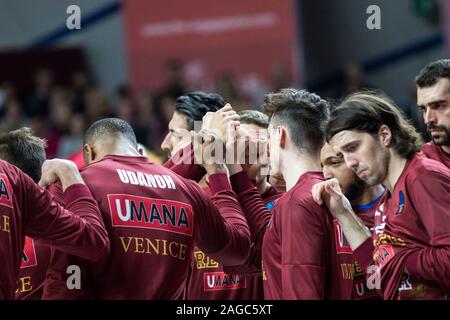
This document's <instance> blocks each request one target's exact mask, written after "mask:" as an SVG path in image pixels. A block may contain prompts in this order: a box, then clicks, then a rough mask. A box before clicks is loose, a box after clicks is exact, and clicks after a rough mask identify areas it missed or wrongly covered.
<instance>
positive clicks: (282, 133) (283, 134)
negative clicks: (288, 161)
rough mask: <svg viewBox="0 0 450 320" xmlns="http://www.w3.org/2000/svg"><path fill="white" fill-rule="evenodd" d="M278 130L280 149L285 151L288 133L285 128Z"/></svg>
mask: <svg viewBox="0 0 450 320" xmlns="http://www.w3.org/2000/svg"><path fill="white" fill-rule="evenodd" d="M278 130H279V131H278V143H279V144H280V148H281V149H284V148H285V146H286V138H287V131H286V129H285V128H283V127H279V128H278Z"/></svg>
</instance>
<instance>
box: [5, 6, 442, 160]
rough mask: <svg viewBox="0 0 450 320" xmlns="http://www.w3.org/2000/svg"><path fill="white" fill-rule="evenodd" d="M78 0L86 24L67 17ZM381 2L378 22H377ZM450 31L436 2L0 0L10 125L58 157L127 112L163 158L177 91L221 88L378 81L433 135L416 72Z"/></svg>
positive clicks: (334, 93) (341, 87) (240, 92)
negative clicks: (420, 106) (71, 25)
mask: <svg viewBox="0 0 450 320" xmlns="http://www.w3.org/2000/svg"><path fill="white" fill-rule="evenodd" d="M72 4H75V5H77V6H79V8H80V10H81V29H79V30H69V29H68V28H67V26H66V20H67V19H68V17H69V16H70V14H67V13H66V10H67V7H68V6H69V5H72ZM370 5H378V6H379V7H380V10H381V29H380V30H369V29H368V28H367V27H366V20H367V19H368V17H369V14H367V13H366V10H367V7H368V6H370ZM449 37H450V1H439V0H395V1H392V0H378V1H375V0H370V1H366V0H359V1H354V0H339V1H328V0H315V1H306V0H305V1H294V0H227V1H211V0H195V1H185V0H165V1H156V0H147V1H145V0H95V1H92V0H76V1H68V0H38V1H36V0H15V1H12V0H0V131H1V132H7V131H10V130H13V129H16V128H18V127H22V126H30V127H32V128H33V130H34V131H35V133H36V134H37V135H39V136H41V137H44V138H46V139H47V142H48V147H47V156H48V158H53V157H63V158H65V157H68V156H70V155H71V154H73V153H74V152H76V151H78V150H80V149H81V147H82V141H83V133H84V130H85V129H86V128H87V127H88V126H89V125H90V124H91V123H92V122H93V121H95V120H97V119H99V118H102V117H106V116H116V117H119V118H122V119H124V120H127V121H128V122H130V123H131V124H132V126H133V128H134V129H135V131H136V134H137V137H138V139H139V142H140V143H142V144H143V145H144V146H146V147H147V148H148V150H149V151H150V152H151V154H153V155H154V156H155V157H162V156H163V154H162V151H161V149H160V143H161V141H162V140H163V137H164V135H165V133H166V130H167V122H168V121H169V120H170V117H171V115H172V112H173V108H174V106H173V104H174V100H175V99H176V97H177V96H179V95H181V94H183V93H185V92H189V91H195V90H203V91H214V92H218V93H220V94H222V95H223V96H224V98H225V99H226V100H227V101H228V102H230V103H231V104H232V105H233V107H234V108H235V109H237V110H242V109H258V108H259V105H260V103H261V101H262V98H263V96H264V94H265V93H267V92H270V91H273V90H277V89H280V88H282V87H289V86H295V87H305V88H308V89H310V90H312V91H315V92H317V93H319V94H321V95H322V96H324V97H329V98H333V99H339V98H340V97H342V96H344V95H345V94H347V93H349V92H351V91H354V90H357V89H360V88H378V89H381V90H383V91H385V92H386V93H387V94H388V95H390V96H391V97H392V98H393V99H394V100H395V101H396V102H397V103H398V104H399V106H401V108H402V111H403V112H404V113H405V114H406V115H407V116H408V117H409V118H410V119H411V120H412V121H413V122H414V124H415V125H416V126H417V128H418V129H419V130H420V131H421V132H423V134H424V135H426V133H425V130H424V125H423V122H422V119H421V116H420V115H419V114H418V112H417V108H416V98H415V94H416V90H415V86H414V76H415V75H416V74H417V72H418V71H419V70H420V69H421V68H422V67H423V66H424V65H425V64H426V63H427V62H429V61H433V60H436V59H439V58H443V57H448V56H449V49H448V48H449V46H450V41H448V40H447V39H449Z"/></svg>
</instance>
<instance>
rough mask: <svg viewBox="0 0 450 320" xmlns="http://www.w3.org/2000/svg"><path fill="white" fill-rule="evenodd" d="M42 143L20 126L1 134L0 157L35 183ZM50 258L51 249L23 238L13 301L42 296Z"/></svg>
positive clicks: (42, 155)
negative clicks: (22, 248)
mask: <svg viewBox="0 0 450 320" xmlns="http://www.w3.org/2000/svg"><path fill="white" fill-rule="evenodd" d="M45 146H46V142H45V140H44V139H41V138H39V137H36V136H33V134H32V131H31V129H30V128H26V127H23V128H20V129H17V130H14V131H10V132H8V133H5V134H2V135H0V158H1V159H3V160H5V161H7V162H9V163H11V164H13V165H15V166H17V167H18V168H19V169H20V170H22V171H23V172H25V173H26V174H28V175H29V176H30V177H31V178H32V179H33V181H34V182H36V183H37V182H39V180H40V179H41V172H42V164H43V163H44V161H45V158H46V157H45ZM49 261H50V248H49V247H48V246H46V245H42V244H40V243H39V242H37V241H34V240H33V239H32V238H30V237H25V244H24V250H23V253H22V263H21V264H20V272H19V277H18V286H17V290H16V296H15V299H16V300H40V299H41V297H42V289H43V285H44V280H45V273H46V271H47V266H48V263H49Z"/></svg>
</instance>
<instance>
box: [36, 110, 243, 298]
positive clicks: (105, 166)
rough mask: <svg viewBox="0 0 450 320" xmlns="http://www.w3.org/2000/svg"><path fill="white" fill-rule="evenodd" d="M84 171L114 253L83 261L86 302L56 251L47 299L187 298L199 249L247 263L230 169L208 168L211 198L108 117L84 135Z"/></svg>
mask: <svg viewBox="0 0 450 320" xmlns="http://www.w3.org/2000/svg"><path fill="white" fill-rule="evenodd" d="M84 158H85V161H86V166H85V167H84V168H83V169H82V170H81V174H82V176H83V178H84V179H85V181H86V183H87V184H88V186H89V187H90V188H91V190H92V193H93V195H94V198H95V199H96V200H97V202H98V203H99V206H100V211H101V213H102V216H103V220H104V221H105V225H106V228H107V230H108V234H109V237H110V239H111V240H110V241H111V254H110V255H109V256H108V257H107V258H106V259H103V260H101V261H99V262H97V263H94V264H87V265H86V264H83V262H82V261H79V260H78V261H77V263H80V264H82V268H81V270H82V272H83V277H84V280H85V281H83V283H82V286H81V288H78V289H80V290H81V291H83V290H84V292H83V295H82V296H81V297H80V295H79V294H78V293H76V291H79V290H77V289H74V290H68V288H67V287H66V279H67V277H68V275H67V273H66V268H67V266H69V265H71V264H73V260H72V259H71V257H68V256H67V255H64V254H59V253H58V252H55V256H54V259H53V260H52V264H51V268H50V269H49V271H48V273H47V280H48V281H47V283H46V286H45V289H44V298H46V299H55V298H56V299H61V298H63V299H64V298H84V299H86V298H94V299H166V300H167V299H180V298H181V297H182V295H183V292H184V287H185V281H186V278H187V274H188V270H189V264H190V261H191V256H192V250H193V247H194V244H196V245H197V246H198V247H199V248H201V249H202V250H203V251H204V252H206V253H207V254H208V255H210V256H211V257H214V259H217V260H219V261H223V262H226V263H231V264H233V263H241V262H242V261H244V260H245V259H246V257H247V254H248V250H249V246H250V235H249V231H248V226H247V224H246V221H245V218H244V216H243V214H242V211H241V209H240V206H239V203H238V202H237V200H236V198H235V195H234V194H233V192H232V191H231V187H230V185H229V183H228V180H227V177H226V174H225V169H224V168H220V167H217V168H213V169H214V170H215V171H209V172H208V173H209V174H210V176H209V181H210V184H211V193H212V194H213V195H212V197H211V198H207V197H206V196H205V195H204V194H203V192H202V191H201V190H200V188H199V187H198V185H197V184H196V183H195V182H193V181H190V180H187V179H183V178H182V177H180V176H179V175H177V174H175V173H173V172H172V171H171V170H169V169H167V168H165V167H163V166H161V165H158V164H155V163H151V162H149V161H148V159H147V158H146V157H143V156H141V154H140V153H139V151H138V147H137V143H136V138H135V135H134V132H133V130H132V129H131V127H130V125H129V124H128V123H127V122H125V121H123V120H120V119H114V118H107V119H102V120H99V121H97V122H95V123H93V124H92V125H91V127H90V128H89V129H88V130H87V132H86V135H85V145H84Z"/></svg>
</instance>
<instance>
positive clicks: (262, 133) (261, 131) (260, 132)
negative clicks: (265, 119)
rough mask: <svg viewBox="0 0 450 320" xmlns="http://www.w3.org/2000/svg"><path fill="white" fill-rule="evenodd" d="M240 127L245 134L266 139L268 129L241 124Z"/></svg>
mask: <svg viewBox="0 0 450 320" xmlns="http://www.w3.org/2000/svg"><path fill="white" fill-rule="evenodd" d="M240 127H241V128H242V129H244V130H245V131H246V132H248V133H251V134H253V135H255V136H257V137H261V138H263V137H267V135H268V129H267V128H263V127H260V126H258V125H256V124H253V123H241V124H240Z"/></svg>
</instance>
